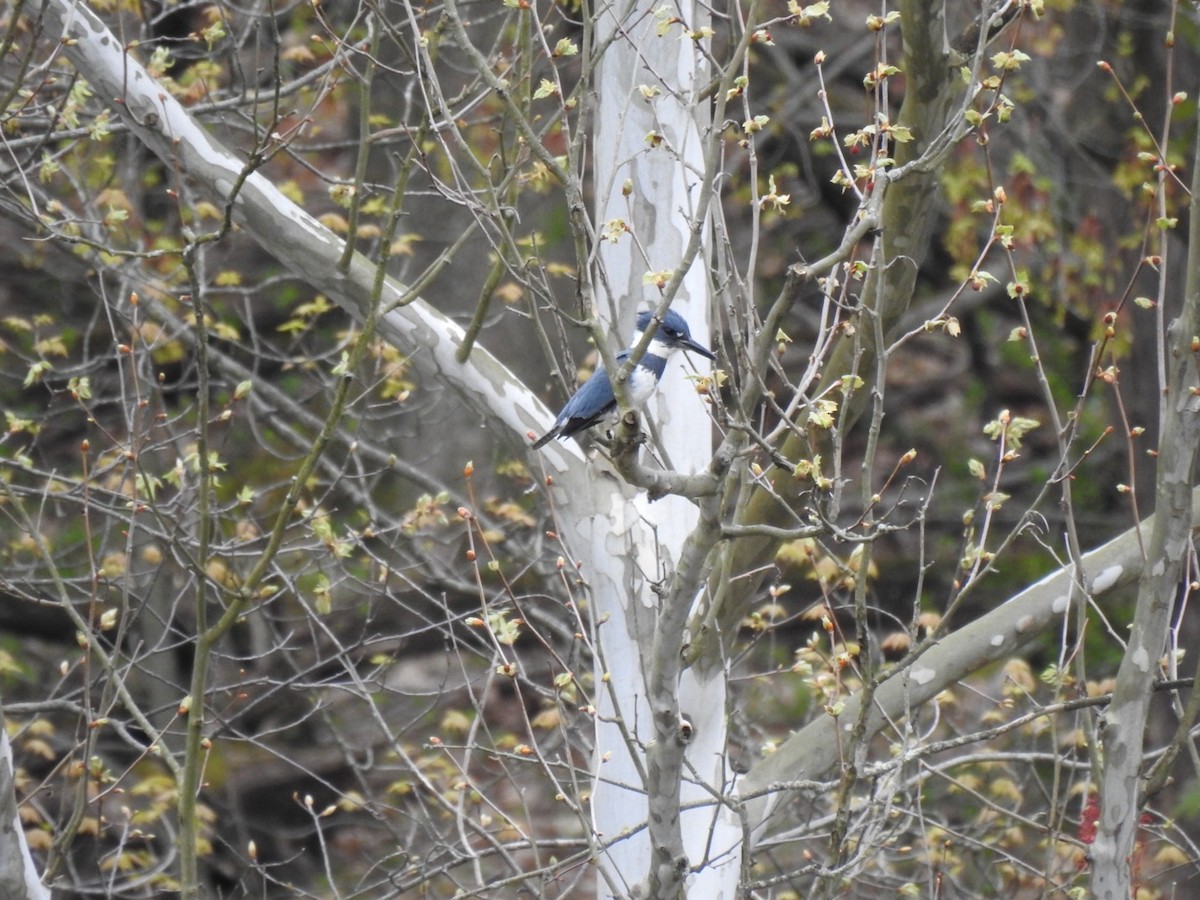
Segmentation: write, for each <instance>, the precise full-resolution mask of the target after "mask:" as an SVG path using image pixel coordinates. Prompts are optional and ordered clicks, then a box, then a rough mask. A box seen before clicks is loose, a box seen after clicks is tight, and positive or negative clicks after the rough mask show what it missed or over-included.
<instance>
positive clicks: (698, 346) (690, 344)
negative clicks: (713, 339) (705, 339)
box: [679, 338, 717, 360]
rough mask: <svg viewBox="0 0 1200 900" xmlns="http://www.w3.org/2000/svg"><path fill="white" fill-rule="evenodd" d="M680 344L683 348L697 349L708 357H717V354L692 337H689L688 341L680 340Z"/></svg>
mask: <svg viewBox="0 0 1200 900" xmlns="http://www.w3.org/2000/svg"><path fill="white" fill-rule="evenodd" d="M679 346H680V348H682V349H683V350H695V351H696V352H697V353H699V354H700V355H701V356H704V357H707V358H708V359H713V360H715V359H716V358H717V354H715V353H713V352H712V351H711V350H709V349H708V348H707V347H705V346H704V345H703V344H697V343H696V342H695V341H693V340H692V339H691V338H688V339H687V340H686V341H680V343H679Z"/></svg>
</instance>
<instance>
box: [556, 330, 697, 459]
mask: <svg viewBox="0 0 1200 900" xmlns="http://www.w3.org/2000/svg"><path fill="white" fill-rule="evenodd" d="M653 318H654V314H653V313H652V312H649V311H646V312H640V313H638V317H637V330H636V331H635V332H634V333H633V340H632V341H630V345H629V346H630V349H629V350H622V351H621V352H620V353H618V354H617V363H618V364H620V363H624V362H625V360H627V359H628V358H629V353H630V350H632V349H633V348H634V347H636V346H637V345H638V342H639V341H640V340H641V339H642V335H643V334H644V333H645V331H646V329H647V328H649V327H650V323H651V321H653ZM677 350H694V351H695V352H696V353H699V354H700V355H701V356H704V357H706V358H708V359H716V358H717V355H716V354H715V353H713V352H712V351H711V350H709V349H708V348H707V347H705V346H704V345H702V344H698V343H696V341H694V340H692V333H691V330H690V329H689V328H688V323H687V321H686V320H685V319H684V318H683V316H681V315H680V314H679V313H677V312H675V311H674V310H673V309H669V310H667V313H666V315H664V316H663V318H662V323H661V324H660V325H659V326H658V330H657V331H656V332H655V333H654V339H653V340H652V341H650V345H649V346H648V347H647V348H646V352H645V353H644V354H642V358H641V359H640V360H638V364H637V365H636V366H634V367H633V371H632V372H630V373H629V381H628V382H627V383H626V386H625V388H626V392H627V395H628V397H629V403H630V405H632V406H643V405H645V403H646V401H647V400H648V399H650V395H651V394H653V393H654V390H655V388H657V387H658V382H659V379H661V378H662V376H663V372H665V371H666V369H667V361H668V360H670V358H671V357H672V356H674V355H675V351H677ZM616 410H617V395H616V394H615V393H614V392H613V386H612V381H610V380H609V377H608V373H607V372H606V371H604V366H603V365H601V366H599V367H598V368H597V369H596V371H595V373H594V374H593V375H592V377H591V378H589V379H588V380H587V381H586V382H585V383H584V385H583V387H581V388H580V389H579V390H577V391H576V392H575V393H574V394H573V395H572V396H571V399H570V400H568V401H567V404H566V406H564V407H563V408H562V412H560V413H559V414H558V418H557V419H555V420H554V427H553V428H551V429H550V430H549V431H547V432H546V433H545V434H544V435H542V436H541V437H540V438H538V439H537V440H536V441H534V442H533V449H534V450H536V449H538V448H539V447H541V446H543V445H544V444H547V443H549V442H550V440H552V439H553V438H560V439H561V438H568V437H571V436H572V435H574V434H577V433H578V432H580V431H584V430H585V429H588V428H591V427H592V426H593V425H597V424H599V423H600V422H601V420H603V419H605V418H607V417H608V416H610V415H612V414H613V413H615V412H616Z"/></svg>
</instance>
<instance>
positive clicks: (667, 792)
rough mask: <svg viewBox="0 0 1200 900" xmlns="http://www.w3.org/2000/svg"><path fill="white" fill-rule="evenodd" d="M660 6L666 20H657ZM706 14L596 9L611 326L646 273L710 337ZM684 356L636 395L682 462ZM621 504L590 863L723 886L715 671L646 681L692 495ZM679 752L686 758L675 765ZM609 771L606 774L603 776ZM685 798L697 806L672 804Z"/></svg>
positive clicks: (604, 263)
mask: <svg viewBox="0 0 1200 900" xmlns="http://www.w3.org/2000/svg"><path fill="white" fill-rule="evenodd" d="M666 18H672V19H675V21H676V24H673V25H671V26H670V27H668V28H666V29H664V30H662V33H660V30H659V25H660V23H661V22H662V21H664V19H666ZM708 21H709V14H708V11H707V8H705V7H703V6H702V5H700V4H698V3H694V2H690V0H680V2H678V3H669V4H668V5H667V6H665V7H664V6H662V5H661V4H659V3H654V2H646V0H638V2H633V3H628V4H625V3H619V4H616V5H612V6H607V7H604V8H602V9H601V10H600V11H599V13H598V14H597V17H596V44H597V46H604V45H605V44H606V43H607V42H609V41H611V43H610V44H609V45H608V47H607V49H606V50H605V52H604V56H603V59H602V60H601V61H600V65H599V74H598V77H597V82H596V83H597V95H598V96H597V108H596V136H595V140H594V143H593V149H594V153H593V158H594V160H595V162H594V173H593V174H594V183H595V185H596V197H597V199H596V219H597V231H601V232H602V231H604V230H605V228H606V226H607V224H608V223H609V222H612V221H613V220H617V219H620V220H622V221H623V222H625V223H626V225H627V226H628V227H629V229H630V230H631V232H632V237H629V236H626V237H623V238H622V239H621V240H620V241H619V242H618V243H616V244H612V243H601V245H600V246H599V247H598V248H597V270H598V271H597V276H598V277H597V278H596V285H597V293H598V300H597V303H598V305H599V307H600V309H599V310H598V313H599V314H600V315H601V317H602V318H609V317H615V318H616V319H617V320H618V321H619V322H620V323H621V324H620V326H619V327H618V329H617V330H618V331H619V333H621V334H628V333H629V324H630V323H631V322H632V320H633V316H634V313H635V311H636V310H637V309H638V308H639V307H657V306H658V305H659V304H660V302H661V300H662V299H663V293H662V292H661V290H660V288H659V287H658V286H657V285H655V284H653V283H649V284H648V283H647V279H646V277H645V276H646V275H647V273H656V274H657V275H658V276H659V277H660V278H661V279H662V280H663V281H667V282H669V281H670V280H671V278H672V276H679V279H678V284H679V286H678V292H677V293H676V294H675V296H674V298H673V299H672V304H671V305H672V308H673V309H675V310H676V311H678V312H680V313H681V314H682V315H683V316H684V318H685V319H687V321H688V323H689V325H690V327H691V330H692V335H693V337H694V338H696V340H698V341H699V342H701V343H703V344H706V345H709V340H710V339H709V334H710V326H709V312H710V298H709V281H708V270H707V265H706V259H707V256H706V253H705V249H704V244H705V243H706V238H707V234H708V228H709V223H708V219H707V216H706V215H705V214H704V212H703V209H704V201H705V197H704V196H703V195H702V193H701V191H702V190H711V185H708V184H706V183H705V153H704V144H703V141H704V139H705V135H707V130H708V126H709V122H708V121H707V115H708V105H707V104H706V103H703V102H698V100H697V96H696V91H697V90H698V88H699V87H700V86H702V85H703V84H704V83H705V81H706V80H707V79H708V78H709V77H710V76H711V73H710V72H709V71H708V66H707V63H706V62H705V59H704V57H703V55H702V54H701V52H700V51H701V50H702V49H703V45H702V42H700V41H695V40H691V39H689V38H688V37H686V36H685V32H686V31H692V32H697V31H699V30H700V29H701V28H702V27H703V26H705V25H707V24H708ZM698 241H702V242H703V243H701V244H700V245H699V246H700V249H699V252H697V242H698ZM643 253H644V255H643ZM693 368H694V369H696V370H698V371H701V372H707V371H708V370H709V366H708V363H707V361H706V360H703V359H699V358H695V357H690V358H688V359H687V360H686V361H685V364H684V365H679V364H677V363H673V364H672V365H671V366H670V367H669V368H668V371H667V374H666V375H665V376H664V378H663V381H662V384H661V385H660V389H659V392H658V395H657V399H656V400H654V401H652V402H651V404H650V406H649V414H650V416H651V417H652V418H653V420H654V422H655V424H656V425H657V427H658V429H659V431H660V433H661V436H662V439H663V446H664V447H665V449H666V453H667V462H668V464H669V465H670V466H671V467H672V468H674V469H675V470H676V471H679V472H684V473H689V474H690V473H694V472H697V471H700V470H701V469H703V468H704V467H705V466H707V464H708V463H709V460H710V458H711V456H712V432H711V428H710V425H709V419H708V414H707V411H706V410H705V408H704V405H703V403H702V402H701V400H700V398H699V397H698V395H697V394H696V391H695V389H694V387H693V385H692V384H691V382H689V381H688V380H687V379H686V377H685V376H686V374H687V373H688V372H689V371H690V370H692V369H693ZM631 510H632V513H633V517H631V518H629V519H628V520H627V525H629V529H628V530H627V531H625V532H624V533H623V534H613V535H609V536H607V537H606V540H607V542H608V543H609V544H610V545H619V546H620V547H627V548H630V549H631V550H632V552H633V553H634V554H635V556H636V558H637V567H636V571H632V572H631V573H630V574H631V576H632V578H631V580H630V581H629V582H627V583H626V584H625V585H622V586H620V587H621V588H623V590H624V591H625V593H624V594H621V593H619V592H618V593H614V594H595V599H596V602H597V613H598V615H600V616H602V617H604V616H608V617H609V624H607V625H605V626H604V627H603V629H602V630H601V639H602V648H603V658H604V663H605V666H604V667H605V669H606V670H607V672H609V673H611V674H612V676H613V677H614V684H613V692H612V694H611V696H610V697H606V698H605V703H604V704H602V707H601V713H602V715H601V718H600V721H599V724H598V737H597V751H598V753H610V752H611V753H613V754H614V755H613V756H610V757H607V761H605V762H601V763H599V767H598V772H599V774H600V775H601V776H602V777H603V778H604V780H602V781H600V782H599V783H598V784H597V785H596V794H595V797H594V799H593V812H594V816H595V825H596V828H597V830H598V831H600V832H602V833H603V834H605V835H612V834H620V833H629V834H630V837H629V838H628V839H626V840H623V841H621V842H620V843H618V844H616V845H614V846H613V847H612V848H611V849H610V850H609V851H608V853H607V854H605V856H604V858H603V859H602V865H603V866H604V867H605V870H606V872H607V873H608V875H609V878H610V880H611V879H620V880H621V883H622V887H623V888H624V889H625V890H632V889H634V885H633V884H632V881H638V882H641V884H640V885H639V886H637V888H636V891H638V892H643V893H651V894H655V895H658V896H675V895H676V894H677V893H678V892H679V891H680V889H681V888H683V889H686V891H687V893H688V895H689V896H695V897H704V898H713V900H716V898H719V897H722V896H729V897H732V896H733V892H734V890H735V889H736V885H737V878H738V876H739V874H740V855H739V853H738V852H737V847H738V846H739V845H740V842H741V829H740V824H739V823H738V822H737V820H736V817H734V816H733V815H732V814H731V813H730V811H729V810H728V809H727V808H725V807H721V806H717V807H714V806H713V805H712V797H713V794H714V793H715V794H717V795H724V794H726V793H728V784H727V769H726V766H725V755H724V754H725V745H726V724H727V723H726V709H725V689H726V685H725V672H724V670H723V667H722V666H720V665H715V666H709V667H706V669H705V673H706V674H705V675H704V676H703V678H700V677H698V676H696V675H695V674H694V673H693V672H692V671H690V670H688V671H684V672H682V673H680V674H679V675H676V674H675V671H676V670H675V667H674V666H673V665H668V666H667V667H666V671H667V677H666V678H665V679H661V680H659V682H658V683H657V687H655V686H654V684H655V677H654V673H655V671H656V668H655V667H656V664H659V663H662V662H663V661H664V660H665V661H666V662H667V663H674V661H675V660H677V659H678V656H679V653H680V650H681V644H682V641H683V635H682V633H681V632H680V631H679V630H675V631H674V633H665V630H670V629H664V624H665V617H664V610H663V609H662V608H661V605H660V604H662V603H663V602H666V599H665V596H664V597H661V598H660V597H659V596H658V595H655V594H654V593H652V592H651V582H655V581H659V580H660V579H661V580H662V581H663V584H664V586H665V585H668V584H669V583H670V576H671V574H672V572H673V571H674V568H675V566H676V564H677V563H678V561H679V557H680V552H681V550H682V548H683V546H684V542H685V541H686V540H687V538H688V536H689V535H690V534H691V533H692V531H693V530H694V529H695V527H696V524H697V521H698V514H697V510H696V507H695V505H694V503H692V502H691V501H689V500H685V499H681V498H678V497H667V498H664V499H661V500H657V501H654V502H650V501H648V500H647V498H646V495H645V494H638V495H636V496H634V498H633V503H632V506H631ZM614 520H615V519H614ZM677 602H683V603H686V602H690V601H689V598H680V599H679V600H678V601H677ZM679 618H680V617H679V616H673V617H671V619H672V620H675V619H679ZM685 720H686V723H687V725H686V726H683V730H682V731H681V726H682V723H683V722H684V721H685ZM618 722H619V723H620V726H623V727H624V728H625V729H627V730H628V731H629V732H632V733H633V734H635V735H636V741H635V744H634V745H633V746H632V747H631V746H629V745H628V744H626V743H625V742H623V741H622V740H621V738H620V736H619V734H618V731H619V725H618ZM663 742H669V743H672V744H673V746H672V748H671V749H672V750H673V751H676V752H675V753H673V754H672V753H668V754H666V757H669V758H667V759H664V754H663V753H661V752H659V751H662V750H663V749H664V748H663ZM647 749H649V752H648V753H647V752H646V750H647ZM678 752H682V753H684V754H685V755H686V759H687V764H686V765H685V766H684V767H683V769H682V773H681V770H680V766H679V762H680V758H679V756H678ZM635 756H636V757H637V758H636V759H635ZM601 758H603V757H601ZM689 768H690V769H692V770H694V772H695V775H694V776H693V775H692V774H690V773H689ZM641 770H644V772H645V778H643V777H642V775H640V774H639V772H640V771H641ZM614 773H615V774H617V776H618V777H617V778H616V779H615V780H616V781H618V782H619V784H612V783H610V781H609V780H608V778H607V776H610V775H611V774H614ZM647 780H648V783H647ZM698 782H699V783H698ZM692 803H698V804H706V805H703V806H701V807H698V808H696V809H693V810H691V811H685V810H684V807H686V806H688V805H689V804H692ZM647 823H649V825H648V827H647ZM697 868H698V869H699V871H697V872H695V873H691V874H689V872H688V870H690V869H697ZM647 873H649V874H647ZM664 891H665V892H666V893H665V894H663V893H661V892H664Z"/></svg>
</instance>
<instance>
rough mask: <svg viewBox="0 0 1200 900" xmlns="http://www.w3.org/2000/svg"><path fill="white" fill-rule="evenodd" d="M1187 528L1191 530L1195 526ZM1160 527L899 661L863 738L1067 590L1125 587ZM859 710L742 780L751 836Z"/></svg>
mask: <svg viewBox="0 0 1200 900" xmlns="http://www.w3.org/2000/svg"><path fill="white" fill-rule="evenodd" d="M1190 499H1191V503H1192V506H1193V508H1200V507H1198V506H1197V503H1198V502H1200V490H1197V491H1196V492H1193V493H1192V494H1190ZM1189 522H1191V523H1192V524H1193V526H1194V525H1195V524H1197V523H1196V522H1195V520H1194V519H1189ZM1159 527H1160V524H1159V517H1158V516H1150V517H1149V518H1147V519H1146V520H1145V521H1143V522H1142V523H1141V524H1140V525H1139V526H1138V527H1136V528H1131V529H1129V530H1128V531H1126V532H1124V533H1123V534H1121V535H1119V536H1117V537H1115V538H1113V539H1112V540H1111V541H1109V542H1107V543H1105V544H1102V545H1101V546H1100V547H1097V548H1096V549H1094V550H1091V551H1090V552H1088V553H1085V554H1084V555H1083V559H1082V560H1081V568H1082V571H1081V572H1080V573H1079V574H1078V575H1076V573H1075V572H1074V571H1073V569H1072V568H1071V567H1064V568H1061V569H1058V570H1057V571H1055V572H1052V573H1051V574H1049V575H1047V576H1046V577H1045V578H1043V579H1042V580H1041V581H1038V582H1037V583H1035V584H1033V585H1030V586H1029V587H1028V588H1026V589H1025V590H1023V591H1021V592H1020V593H1019V594H1017V595H1016V596H1014V597H1012V598H1010V599H1009V600H1008V601H1007V602H1005V603H1004V604H1002V605H1001V606H999V607H997V608H996V609H994V610H993V611H992V612H990V613H987V614H986V615H983V616H981V617H980V618H978V619H976V620H975V621H973V622H971V623H970V624H969V625H966V626H964V627H963V628H960V629H959V630H958V631H955V632H953V633H952V634H949V635H947V636H946V637H944V638H942V639H941V640H940V641H938V642H937V643H936V644H934V645H933V646H931V647H930V648H929V649H928V650H927V651H926V652H925V653H924V654H921V655H920V656H918V657H917V658H915V659H911V660H908V661H906V663H905V664H902V666H901V667H899V668H897V669H896V670H895V671H894V672H893V673H892V674H891V675H890V676H889V677H888V678H887V679H886V680H884V681H883V682H882V683H881V684H880V685H879V686H878V688H877V689H876V691H875V695H874V705H875V708H874V709H873V710H872V711H871V712H870V714H869V715H868V716H867V718H866V724H867V729H866V734H865V735H864V738H863V739H864V740H870V739H871V738H872V737H873V736H874V735H876V734H878V733H879V731H880V730H881V729H882V728H884V727H885V726H886V725H887V724H888V723H889V722H892V721H895V720H896V719H899V718H901V717H903V716H905V715H907V714H908V712H909V711H910V710H912V709H913V708H915V707H917V706H919V705H920V704H922V703H925V702H926V701H928V700H930V699H932V698H933V697H936V696H937V695H938V694H939V693H940V692H941V691H943V690H945V689H946V688H948V687H951V686H952V685H953V684H954V683H955V682H957V681H959V680H961V679H962V678H964V677H965V676H967V675H969V674H970V673H971V672H974V671H976V670H978V669H980V668H982V667H983V666H986V665H988V664H990V663H993V662H995V661H996V660H999V659H1003V658H1005V657H1006V656H1009V655H1011V654H1012V653H1013V652H1014V651H1015V650H1017V649H1018V648H1019V647H1021V646H1022V645H1023V644H1025V643H1027V642H1028V641H1030V640H1031V639H1033V638H1034V637H1036V636H1038V635H1039V634H1041V633H1043V632H1044V631H1046V630H1047V629H1048V628H1050V627H1052V626H1054V625H1056V624H1057V623H1060V622H1061V621H1062V619H1063V617H1064V616H1065V615H1067V614H1068V612H1069V609H1070V597H1071V591H1072V588H1073V587H1076V586H1078V587H1082V588H1083V589H1084V590H1086V592H1087V594H1088V596H1090V597H1092V598H1096V597H1099V596H1101V595H1103V594H1106V593H1108V592H1110V591H1112V590H1114V589H1116V588H1118V587H1123V586H1125V585H1129V584H1132V583H1133V582H1134V581H1136V580H1137V579H1138V578H1139V577H1141V576H1142V575H1143V572H1144V571H1146V567H1145V560H1144V557H1143V555H1142V546H1143V543H1142V542H1143V541H1147V540H1150V537H1151V535H1152V533H1154V532H1155V529H1157V528H1159ZM1154 659H1157V656H1155V657H1154ZM1152 674H1153V673H1152ZM859 703H860V698H859V697H858V696H857V695H856V696H855V697H852V698H850V699H849V700H848V701H847V702H846V704H845V706H844V708H843V709H842V710H841V711H840V714H839V716H838V718H836V719H834V718H832V717H831V716H829V715H822V717H821V718H819V719H817V720H815V721H813V722H811V723H810V724H809V725H807V726H805V727H804V728H802V729H801V730H800V731H798V732H796V733H795V734H794V735H792V736H791V737H790V738H789V739H788V740H787V741H785V742H784V743H783V744H782V745H781V746H780V747H779V749H778V750H777V751H776V752H775V753H773V754H772V755H771V756H769V757H767V758H766V759H764V760H763V761H762V762H760V763H759V764H758V765H756V766H755V767H754V768H753V769H751V770H750V772H749V773H747V775H746V777H745V778H743V779H742V780H741V782H740V783H739V786H738V795H739V796H740V797H741V798H743V800H744V801H745V805H746V817H747V822H748V823H749V827H750V829H751V831H752V833H754V834H755V835H756V836H757V835H761V833H762V832H763V830H764V828H765V827H766V826H767V825H768V824H769V820H770V817H771V815H772V813H773V812H774V811H775V810H776V809H777V808H779V806H780V804H781V803H784V802H785V801H786V798H787V797H788V796H789V794H790V788H789V786H790V785H793V784H797V783H800V782H803V781H806V780H812V779H817V778H820V777H821V776H822V775H823V774H824V773H826V772H827V771H829V770H830V769H831V768H833V767H834V766H835V765H837V764H838V762H839V761H840V760H839V756H838V753H839V748H840V747H841V746H843V743H844V742H841V741H838V740H837V731H838V729H842V728H849V727H851V725H852V724H853V723H854V722H855V721H856V720H857V719H858V716H859Z"/></svg>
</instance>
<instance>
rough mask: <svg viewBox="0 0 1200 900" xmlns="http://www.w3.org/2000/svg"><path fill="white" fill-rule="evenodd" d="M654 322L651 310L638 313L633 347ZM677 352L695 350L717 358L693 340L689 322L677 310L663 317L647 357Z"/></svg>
mask: <svg viewBox="0 0 1200 900" xmlns="http://www.w3.org/2000/svg"><path fill="white" fill-rule="evenodd" d="M653 321H654V313H653V312H651V311H650V310H643V311H642V312H640V313H638V317H637V332H636V333H635V334H634V336H633V341H632V342H631V346H637V344H638V342H639V341H640V340H641V339H642V335H643V334H644V333H645V332H646V329H647V328H649V327H650V324H651V322H653ZM656 345H657V346H656ZM676 350H693V351H695V352H696V353H699V354H700V355H701V356H703V357H705V358H707V359H716V358H717V355H716V354H715V353H713V352H712V351H711V350H709V349H708V348H707V347H705V346H704V345H703V344H700V343H697V342H696V341H695V340H693V338H692V331H691V329H690V328H688V323H687V320H686V319H684V317H683V316H681V315H680V314H679V313H677V312H675V310H673V309H668V310H667V312H666V314H665V315H663V317H662V322H661V323H660V324H659V326H658V331H656V332H655V334H654V340H653V341H652V342H651V343H650V346H649V348H648V349H647V350H646V355H647V356H651V355H653V356H661V357H669V356H670V355H671V354H672V353H673V352H674V351H676Z"/></svg>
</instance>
